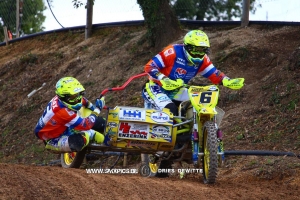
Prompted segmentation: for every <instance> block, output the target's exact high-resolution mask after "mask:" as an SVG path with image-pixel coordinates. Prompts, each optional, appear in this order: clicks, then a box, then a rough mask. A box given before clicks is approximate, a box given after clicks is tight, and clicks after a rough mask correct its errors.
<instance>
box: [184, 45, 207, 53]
mask: <svg viewBox="0 0 300 200" xmlns="http://www.w3.org/2000/svg"><path fill="white" fill-rule="evenodd" d="M185 48H186V50H187V51H188V52H189V53H190V54H193V55H197V54H198V55H204V54H208V53H209V47H201V46H194V45H185Z"/></svg>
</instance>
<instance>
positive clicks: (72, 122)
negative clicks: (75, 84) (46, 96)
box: [34, 96, 96, 140]
mask: <svg viewBox="0 0 300 200" xmlns="http://www.w3.org/2000/svg"><path fill="white" fill-rule="evenodd" d="M90 104H91V103H90V102H89V101H88V100H87V99H86V98H82V105H83V106H85V107H90V106H91V105H90ZM95 121H96V115H95V114H91V115H90V116H89V117H87V118H81V117H79V116H78V114H77V111H73V110H70V109H69V108H67V107H66V106H65V105H64V104H63V103H62V102H61V101H60V100H59V98H58V96H55V97H54V98H53V99H52V100H51V101H50V102H49V103H48V105H47V107H46V109H45V110H44V113H43V115H42V116H41V117H40V119H39V121H38V123H37V124H36V127H35V129H34V132H35V135H36V136H37V137H38V138H39V139H41V140H49V139H53V138H56V137H58V136H60V135H62V134H63V133H64V132H65V130H66V129H67V128H68V127H69V128H71V129H74V130H79V131H80V130H89V129H91V128H92V127H93V125H94V123H95Z"/></svg>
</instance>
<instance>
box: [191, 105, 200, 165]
mask: <svg viewBox="0 0 300 200" xmlns="http://www.w3.org/2000/svg"><path fill="white" fill-rule="evenodd" d="M196 119H197V118H196V112H195V110H194V126H193V132H192V148H193V149H192V151H193V158H192V159H193V164H194V166H198V165H199V163H198V153H199V133H198V126H197V122H196Z"/></svg>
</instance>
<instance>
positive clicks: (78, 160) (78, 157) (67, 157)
mask: <svg viewBox="0 0 300 200" xmlns="http://www.w3.org/2000/svg"><path fill="white" fill-rule="evenodd" d="M86 150H87V149H86V148H84V149H83V150H82V151H79V152H71V153H62V154H61V156H60V162H61V166H62V167H63V168H79V167H80V166H81V164H82V162H83V160H84V158H85V155H86Z"/></svg>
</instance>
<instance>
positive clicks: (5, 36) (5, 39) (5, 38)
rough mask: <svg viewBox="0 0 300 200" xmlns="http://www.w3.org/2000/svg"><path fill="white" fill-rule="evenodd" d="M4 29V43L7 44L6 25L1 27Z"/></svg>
mask: <svg viewBox="0 0 300 200" xmlns="http://www.w3.org/2000/svg"><path fill="white" fill-rule="evenodd" d="M3 30H4V41H5V42H6V45H8V35H7V27H6V26H4V27H3Z"/></svg>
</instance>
